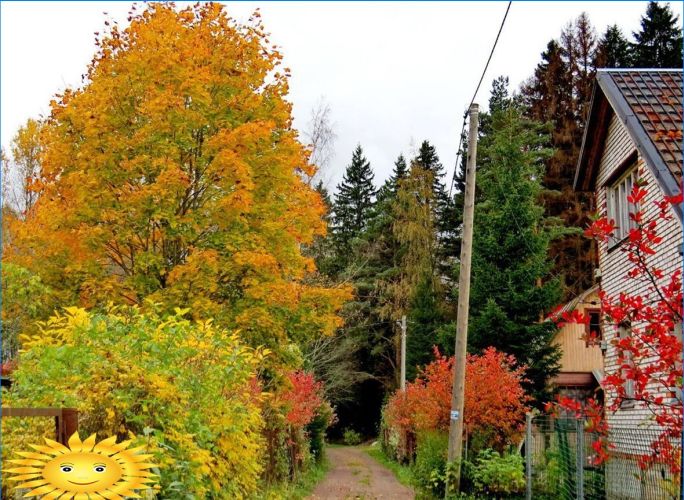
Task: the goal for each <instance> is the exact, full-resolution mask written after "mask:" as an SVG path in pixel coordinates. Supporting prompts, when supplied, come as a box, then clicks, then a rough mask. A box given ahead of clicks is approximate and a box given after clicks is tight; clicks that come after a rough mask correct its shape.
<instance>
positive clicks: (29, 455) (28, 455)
mask: <svg viewBox="0 0 684 500" xmlns="http://www.w3.org/2000/svg"><path fill="white" fill-rule="evenodd" d="M17 455H19V456H20V457H25V458H35V459H36V460H52V458H53V457H51V456H50V455H45V454H43V453H33V452H30V451H18V452H17Z"/></svg>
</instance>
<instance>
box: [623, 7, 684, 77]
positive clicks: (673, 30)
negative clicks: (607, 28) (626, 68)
mask: <svg viewBox="0 0 684 500" xmlns="http://www.w3.org/2000/svg"><path fill="white" fill-rule="evenodd" d="M633 35H634V43H633V44H632V50H633V51H634V66H635V67H637V68H681V67H682V29H681V26H680V24H679V17H678V16H675V15H674V14H673V13H672V10H671V9H670V6H669V5H668V4H666V3H658V2H653V1H652V2H649V4H648V7H646V14H645V15H644V16H642V17H641V30H640V31H639V32H637V33H633Z"/></svg>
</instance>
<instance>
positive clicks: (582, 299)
mask: <svg viewBox="0 0 684 500" xmlns="http://www.w3.org/2000/svg"><path fill="white" fill-rule="evenodd" d="M598 291H599V285H598V284H596V285H594V286H592V287H591V288H589V289H587V290H585V291H583V292H582V293H580V294H579V295H578V296H577V297H575V298H574V299H572V300H571V301H570V302H566V303H565V304H564V305H563V307H561V308H560V309H558V310H557V311H555V313H554V314H552V315H551V316H550V317H549V318H547V319H549V320H557V319H560V317H561V316H562V314H563V313H565V312H568V313H569V312H572V311H574V310H575V309H577V307H578V306H579V305H580V304H581V305H599V304H600V302H599V301H598V300H596V301H587V299H588V298H589V297H591V296H592V295H594V294H597V293H598Z"/></svg>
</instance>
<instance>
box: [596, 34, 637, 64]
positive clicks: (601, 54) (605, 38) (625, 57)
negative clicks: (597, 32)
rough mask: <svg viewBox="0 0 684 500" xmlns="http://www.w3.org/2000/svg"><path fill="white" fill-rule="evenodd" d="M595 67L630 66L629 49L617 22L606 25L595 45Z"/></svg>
mask: <svg viewBox="0 0 684 500" xmlns="http://www.w3.org/2000/svg"><path fill="white" fill-rule="evenodd" d="M594 66H595V67H596V68H629V67H631V49H630V45H629V41H628V40H627V38H625V35H624V34H623V33H622V30H621V29H620V27H619V26H618V25H617V24H614V25H612V26H608V27H607V28H606V31H605V32H604V33H603V35H602V36H601V38H600V39H599V41H598V44H597V46H596V52H595V54H594Z"/></svg>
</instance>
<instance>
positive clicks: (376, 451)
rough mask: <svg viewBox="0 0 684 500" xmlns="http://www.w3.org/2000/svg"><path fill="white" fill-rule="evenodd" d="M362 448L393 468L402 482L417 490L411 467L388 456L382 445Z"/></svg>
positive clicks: (386, 465) (378, 460) (389, 467)
mask: <svg viewBox="0 0 684 500" xmlns="http://www.w3.org/2000/svg"><path fill="white" fill-rule="evenodd" d="M361 449H362V450H363V451H365V452H366V453H367V454H368V455H370V456H371V457H372V458H374V459H375V460H376V461H377V462H380V463H381V464H382V465H384V466H385V467H387V468H388V469H389V470H391V471H392V473H393V474H394V475H395V477H396V478H397V479H398V480H399V482H400V483H401V484H403V485H404V486H408V487H409V488H413V489H414V490H417V487H416V483H415V480H414V479H413V472H412V471H411V468H410V467H408V466H406V465H401V464H400V463H398V462H395V461H394V460H392V459H390V458H387V456H386V455H385V454H384V453H383V452H382V450H381V449H380V446H372V445H370V446H363V447H362V448H361Z"/></svg>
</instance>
